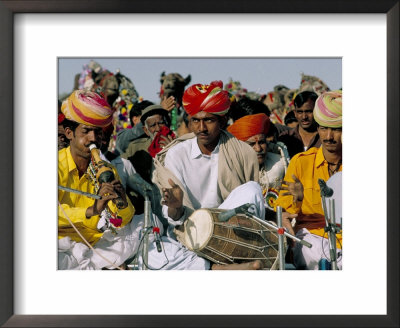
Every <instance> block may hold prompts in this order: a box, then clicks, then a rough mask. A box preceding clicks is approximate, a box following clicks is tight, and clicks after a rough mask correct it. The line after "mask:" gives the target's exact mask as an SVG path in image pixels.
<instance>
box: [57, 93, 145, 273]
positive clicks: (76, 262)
mask: <svg viewBox="0 0 400 328" xmlns="http://www.w3.org/2000/svg"><path fill="white" fill-rule="evenodd" d="M61 110H62V112H63V114H64V115H65V120H64V121H63V125H64V128H65V135H66V137H67V138H68V140H69V142H70V146H69V147H67V148H64V149H61V150H60V151H59V153H58V184H59V186H63V187H67V188H70V189H75V190H78V191H83V192H87V193H91V194H96V193H97V194H98V195H99V196H101V199H93V198H89V197H87V196H84V195H82V194H78V193H75V192H70V191H65V190H59V192H58V201H59V211H58V238H59V245H58V248H59V253H58V255H59V256H58V266H59V269H101V268H104V267H107V268H115V267H117V266H120V265H121V264H123V263H124V261H125V260H126V259H128V258H129V257H130V256H132V255H133V254H134V253H135V252H136V250H137V246H138V245H137V244H138V238H137V237H138V236H136V235H135V233H134V229H133V223H132V217H133V214H134V208H133V206H132V204H131V203H130V201H129V199H128V198H127V197H126V194H125V190H124V188H123V187H122V185H121V182H120V181H119V179H118V176H117V177H116V179H114V180H113V181H110V182H102V183H99V182H98V181H97V182H96V180H94V179H93V178H91V177H90V176H91V174H90V169H88V168H89V167H90V165H89V164H90V162H91V161H92V156H91V151H90V149H89V145H91V144H95V145H96V146H97V148H100V145H101V138H102V127H104V126H107V125H109V124H110V122H111V120H112V115H113V110H112V109H111V108H110V106H109V105H108V104H107V102H106V101H105V100H104V99H103V98H102V97H101V96H99V95H98V94H96V93H93V92H87V91H82V90H77V91H74V92H73V93H72V94H71V95H70V96H69V97H68V99H67V100H65V101H64V103H63V105H62V109H61ZM114 172H116V170H114ZM116 198H120V199H121V200H122V205H120V206H119V208H117V206H116V205H115V204H114V202H113V200H114V199H116ZM74 227H75V228H74ZM93 246H94V249H93V248H92V247H93ZM96 249H97V250H96Z"/></svg>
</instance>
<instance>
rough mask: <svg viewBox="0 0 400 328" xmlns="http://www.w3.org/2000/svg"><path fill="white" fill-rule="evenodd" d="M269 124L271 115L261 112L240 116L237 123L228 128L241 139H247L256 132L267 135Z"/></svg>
mask: <svg viewBox="0 0 400 328" xmlns="http://www.w3.org/2000/svg"><path fill="white" fill-rule="evenodd" d="M269 126H270V120H269V117H268V116H267V115H266V114H264V113H260V114H254V115H246V116H243V117H241V118H239V119H238V120H236V121H235V123H233V124H232V125H230V126H228V128H227V130H228V132H229V133H232V134H233V135H234V136H235V137H236V138H238V139H239V140H242V141H246V140H247V139H249V138H251V137H252V136H255V135H256V134H264V135H267V134H268V131H269Z"/></svg>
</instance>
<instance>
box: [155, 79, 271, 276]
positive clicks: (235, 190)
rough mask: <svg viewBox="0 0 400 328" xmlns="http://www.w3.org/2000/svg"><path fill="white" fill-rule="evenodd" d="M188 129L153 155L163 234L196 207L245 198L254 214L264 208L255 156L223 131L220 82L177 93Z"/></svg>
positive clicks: (225, 103)
mask: <svg viewBox="0 0 400 328" xmlns="http://www.w3.org/2000/svg"><path fill="white" fill-rule="evenodd" d="M183 107H184V109H185V111H186V112H187V113H188V115H189V125H190V129H191V131H193V133H190V134H186V135H184V136H182V137H180V138H178V139H176V140H174V141H173V142H172V143H170V144H169V145H168V146H167V147H165V148H164V149H163V150H162V151H161V152H160V153H158V154H157V155H156V158H155V167H156V170H155V172H154V174H153V180H154V182H155V183H156V184H157V185H158V186H159V187H160V189H161V190H162V197H163V213H164V216H165V217H167V218H168V221H169V224H170V227H169V229H168V235H169V236H171V237H174V233H173V228H174V227H177V226H180V225H182V224H183V223H184V221H185V220H186V218H187V217H188V216H189V215H190V214H191V213H192V212H193V210H196V209H199V208H217V207H218V208H221V209H232V208H235V207H238V206H240V205H243V204H246V203H251V204H254V205H255V215H256V216H257V217H261V218H264V215H265V208H264V201H263V196H262V192H261V188H260V186H259V184H258V183H257V182H256V181H258V170H259V168H258V161H257V156H256V153H255V152H254V151H253V149H252V148H251V147H250V146H249V145H247V144H245V143H244V142H242V141H239V140H237V139H236V138H234V137H233V136H232V135H231V134H229V133H228V132H226V131H224V127H225V126H226V122H227V118H226V116H225V114H226V113H227V112H228V110H229V107H230V100H229V95H228V93H227V92H226V91H224V90H222V82H221V81H214V82H211V83H210V84H209V85H201V84H195V85H192V86H190V87H189V88H188V89H187V90H186V91H185V93H184V95H183ZM261 266H262V264H261V262H260V261H254V262H249V263H242V264H232V265H226V266H224V265H217V264H214V265H213V266H212V269H260V268H261Z"/></svg>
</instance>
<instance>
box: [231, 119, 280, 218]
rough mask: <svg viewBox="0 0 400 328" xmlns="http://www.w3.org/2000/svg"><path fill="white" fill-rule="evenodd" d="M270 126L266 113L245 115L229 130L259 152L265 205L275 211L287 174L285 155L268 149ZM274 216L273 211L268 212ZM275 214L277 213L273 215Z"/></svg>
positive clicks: (260, 177) (260, 180)
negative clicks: (283, 180)
mask: <svg viewBox="0 0 400 328" xmlns="http://www.w3.org/2000/svg"><path fill="white" fill-rule="evenodd" d="M269 128H270V120H269V117H268V116H267V115H266V114H264V113H260V114H254V115H247V116H243V117H242V118H240V119H238V120H236V121H235V123H233V124H232V125H230V126H229V127H228V128H227V130H228V131H229V132H230V133H232V134H233V135H234V136H235V137H236V138H238V139H239V140H242V141H244V142H246V143H247V144H248V145H250V146H251V147H253V149H254V151H255V152H256V154H257V159H258V164H259V169H260V175H259V183H260V185H261V189H262V191H263V196H264V199H265V207H266V208H267V209H269V210H270V211H273V210H274V208H273V203H274V201H275V200H276V199H277V198H278V187H279V186H280V184H281V182H282V179H283V177H284V175H285V167H286V166H287V163H286V159H285V156H283V155H282V154H277V153H273V152H268V151H267V148H268V147H267V145H268V142H267V139H266V138H267V135H268V131H269ZM267 213H269V214H270V215H271V216H272V212H267ZM273 216H275V215H273Z"/></svg>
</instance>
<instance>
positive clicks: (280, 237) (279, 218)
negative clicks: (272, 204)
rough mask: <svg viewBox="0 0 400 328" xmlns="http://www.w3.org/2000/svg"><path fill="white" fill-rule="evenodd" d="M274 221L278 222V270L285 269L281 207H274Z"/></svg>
mask: <svg viewBox="0 0 400 328" xmlns="http://www.w3.org/2000/svg"><path fill="white" fill-rule="evenodd" d="M276 222H277V224H278V230H277V232H278V251H279V270H285V254H284V253H285V251H284V247H283V241H284V240H283V238H284V229H283V226H282V207H281V206H277V207H276Z"/></svg>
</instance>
